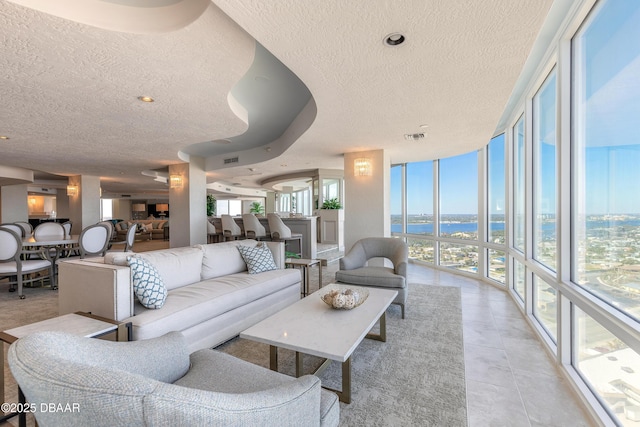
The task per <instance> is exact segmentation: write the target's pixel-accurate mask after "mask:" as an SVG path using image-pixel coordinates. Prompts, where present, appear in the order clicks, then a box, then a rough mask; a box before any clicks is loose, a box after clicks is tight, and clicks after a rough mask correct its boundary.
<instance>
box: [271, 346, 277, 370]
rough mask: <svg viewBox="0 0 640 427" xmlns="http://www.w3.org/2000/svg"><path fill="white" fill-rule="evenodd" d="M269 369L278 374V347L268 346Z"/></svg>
mask: <svg viewBox="0 0 640 427" xmlns="http://www.w3.org/2000/svg"><path fill="white" fill-rule="evenodd" d="M269 356H270V357H269V369H271V370H272V371H276V372H278V347H276V346H275V345H270V346H269Z"/></svg>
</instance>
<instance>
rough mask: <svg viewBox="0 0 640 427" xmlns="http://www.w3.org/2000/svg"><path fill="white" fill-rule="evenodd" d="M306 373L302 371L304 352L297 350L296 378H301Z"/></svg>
mask: <svg viewBox="0 0 640 427" xmlns="http://www.w3.org/2000/svg"><path fill="white" fill-rule="evenodd" d="M303 375H304V372H302V353H300V352H299V351H296V378H300V377H301V376H303Z"/></svg>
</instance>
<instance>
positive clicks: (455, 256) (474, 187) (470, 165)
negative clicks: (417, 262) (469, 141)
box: [438, 151, 478, 273]
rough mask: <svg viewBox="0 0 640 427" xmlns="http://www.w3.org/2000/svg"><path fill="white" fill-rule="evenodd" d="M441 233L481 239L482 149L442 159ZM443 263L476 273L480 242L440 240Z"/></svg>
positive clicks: (439, 181) (440, 161)
mask: <svg viewBox="0 0 640 427" xmlns="http://www.w3.org/2000/svg"><path fill="white" fill-rule="evenodd" d="M438 171H439V174H438V184H439V192H438V194H439V196H440V197H439V204H440V206H439V210H438V212H439V215H438V218H439V221H438V222H439V225H440V227H439V231H440V233H439V235H440V237H445V238H451V239H461V240H475V241H477V240H478V153H477V152H476V151H472V152H470V153H467V154H463V155H460V156H455V157H449V158H446V159H441V160H439V169H438ZM440 265H442V266H445V267H449V268H453V269H457V270H462V271H467V272H472V273H475V272H477V271H478V246H477V244H459V243H455V242H450V241H446V242H445V241H442V242H440Z"/></svg>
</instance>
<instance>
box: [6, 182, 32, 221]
mask: <svg viewBox="0 0 640 427" xmlns="http://www.w3.org/2000/svg"><path fill="white" fill-rule="evenodd" d="M27 195H28V193H27V184H20V185H3V186H2V188H0V224H1V223H5V222H16V221H28V220H29V206H28V205H27Z"/></svg>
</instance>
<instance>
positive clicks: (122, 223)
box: [118, 221, 129, 231]
mask: <svg viewBox="0 0 640 427" xmlns="http://www.w3.org/2000/svg"><path fill="white" fill-rule="evenodd" d="M118 225H119V226H120V230H122V231H127V230H128V229H129V224H127V223H126V222H124V221H123V222H119V223H118Z"/></svg>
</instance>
